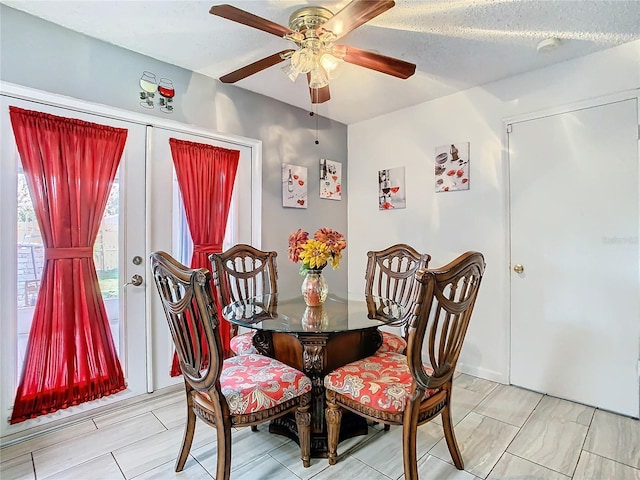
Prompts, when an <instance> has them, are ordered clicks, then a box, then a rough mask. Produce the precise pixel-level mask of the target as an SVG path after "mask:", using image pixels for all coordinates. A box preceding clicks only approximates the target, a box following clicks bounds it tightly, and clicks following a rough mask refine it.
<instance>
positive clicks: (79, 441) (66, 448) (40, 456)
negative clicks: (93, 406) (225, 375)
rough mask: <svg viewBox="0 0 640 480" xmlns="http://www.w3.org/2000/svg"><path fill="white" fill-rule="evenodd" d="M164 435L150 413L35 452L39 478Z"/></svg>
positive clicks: (163, 429) (34, 458)
mask: <svg viewBox="0 0 640 480" xmlns="http://www.w3.org/2000/svg"><path fill="white" fill-rule="evenodd" d="M162 431H165V428H164V427H163V426H162V424H161V423H160V422H159V421H158V419H157V418H156V417H154V416H153V414H151V413H146V414H144V415H140V416H137V417H134V418H133V419H131V420H128V421H127V420H125V421H122V422H119V423H115V424H113V425H109V426H106V427H105V428H100V429H98V430H95V431H93V432H91V433H87V434H84V435H80V436H77V437H76V438H70V439H67V440H65V441H63V442H60V443H57V444H55V445H51V446H49V447H46V448H43V449H41V450H37V451H35V452H33V460H34V464H35V467H36V472H37V474H38V478H42V477H47V476H49V475H53V474H55V473H58V472H61V471H62V470H66V469H67V468H70V467H72V466H74V465H79V464H81V463H84V462H87V461H89V460H91V459H93V458H96V457H99V456H101V455H104V454H105V453H109V452H112V451H114V450H117V449H118V448H121V447H124V446H126V445H131V444H132V443H135V442H137V441H139V440H142V439H143V438H149V437H151V436H153V435H154V434H156V433H159V432H162Z"/></svg>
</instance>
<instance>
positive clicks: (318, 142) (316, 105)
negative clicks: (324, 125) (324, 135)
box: [314, 103, 320, 145]
mask: <svg viewBox="0 0 640 480" xmlns="http://www.w3.org/2000/svg"><path fill="white" fill-rule="evenodd" d="M314 106H315V107H316V145H319V144H320V141H319V140H318V104H317V103H315V104H314Z"/></svg>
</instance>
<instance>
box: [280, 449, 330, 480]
mask: <svg viewBox="0 0 640 480" xmlns="http://www.w3.org/2000/svg"><path fill="white" fill-rule="evenodd" d="M269 455H270V456H271V457H272V458H274V459H275V460H276V461H277V462H278V463H280V464H281V465H283V466H284V468H287V469H288V470H289V471H291V472H293V473H294V474H295V475H296V476H297V478H301V479H302V480H308V479H310V478H311V477H313V476H314V475H317V474H318V473H320V472H321V471H322V470H325V469H326V468H329V462H328V461H327V459H326V458H312V459H311V466H309V467H307V468H304V467H303V466H302V462H301V461H300V447H299V446H298V444H297V443H295V442H287V443H285V444H284V445H282V446H280V447H278V448H276V449H275V450H272V451H271V452H269Z"/></svg>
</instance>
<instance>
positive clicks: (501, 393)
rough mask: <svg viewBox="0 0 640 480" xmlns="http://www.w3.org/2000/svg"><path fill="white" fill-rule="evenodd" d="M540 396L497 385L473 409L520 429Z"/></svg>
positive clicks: (527, 391)
mask: <svg viewBox="0 0 640 480" xmlns="http://www.w3.org/2000/svg"><path fill="white" fill-rule="evenodd" d="M541 399H542V394H540V393H535V392H531V391H529V390H524V389H522V388H518V387H513V386H510V385H499V386H498V387H497V388H495V389H494V390H493V391H492V392H491V393H490V394H489V395H487V397H486V398H485V399H484V400H483V401H482V402H481V403H480V405H478V406H477V407H476V408H474V411H475V412H476V413H480V414H482V415H486V416H487V417H491V418H495V419H496V420H500V421H501V422H505V423H509V424H511V425H515V426H516V427H521V426H522V425H524V422H526V421H527V418H529V415H531V412H533V410H534V408H536V405H538V403H540V400H541Z"/></svg>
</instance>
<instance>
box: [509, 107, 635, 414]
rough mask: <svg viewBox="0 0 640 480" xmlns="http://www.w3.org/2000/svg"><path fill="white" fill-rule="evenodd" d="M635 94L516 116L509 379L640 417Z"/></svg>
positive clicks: (511, 155) (512, 146)
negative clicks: (528, 116)
mask: <svg viewBox="0 0 640 480" xmlns="http://www.w3.org/2000/svg"><path fill="white" fill-rule="evenodd" d="M637 125H638V101H637V98H626V99H621V100H615V101H611V102H609V103H605V104H596V105H587V106H585V107H583V108H580V109H575V110H571V111H565V112H563V113H556V114H549V115H546V116H540V117H538V118H531V119H527V120H523V121H518V122H513V123H512V124H511V127H512V131H511V133H509V138H508V140H509V169H510V196H511V198H510V210H511V269H512V271H511V383H513V384H515V385H519V386H522V387H525V388H528V389H532V390H536V391H539V392H542V393H548V394H551V395H554V396H557V397H561V398H566V399H569V400H573V401H576V402H580V403H584V404H588V405H592V406H596V407H599V408H603V409H606V410H611V411H614V412H618V413H622V414H624V415H629V416H632V417H638V413H639V406H640V401H639V388H638V370H637V368H638V359H639V356H640V354H639V340H640V321H639V319H640V294H639V292H640V246H639V243H638V233H639V230H640V225H639V223H640V210H639V206H640V205H639V204H640V202H639V199H640V195H639V168H638V161H639V157H638V127H637Z"/></svg>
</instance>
